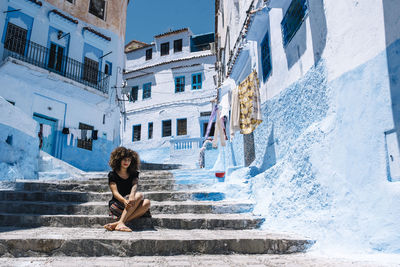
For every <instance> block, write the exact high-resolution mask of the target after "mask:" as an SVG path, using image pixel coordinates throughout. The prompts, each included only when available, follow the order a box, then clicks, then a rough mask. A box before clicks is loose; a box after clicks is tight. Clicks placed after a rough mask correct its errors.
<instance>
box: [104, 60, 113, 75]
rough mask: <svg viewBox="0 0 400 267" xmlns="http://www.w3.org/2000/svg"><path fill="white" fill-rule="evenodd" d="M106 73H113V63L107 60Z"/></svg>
mask: <svg viewBox="0 0 400 267" xmlns="http://www.w3.org/2000/svg"><path fill="white" fill-rule="evenodd" d="M104 74H106V75H112V63H111V62H108V61H106V64H104Z"/></svg>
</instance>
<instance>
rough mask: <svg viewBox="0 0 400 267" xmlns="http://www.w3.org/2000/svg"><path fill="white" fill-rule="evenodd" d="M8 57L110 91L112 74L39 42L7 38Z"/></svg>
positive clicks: (5, 51) (5, 54)
mask: <svg viewBox="0 0 400 267" xmlns="http://www.w3.org/2000/svg"><path fill="white" fill-rule="evenodd" d="M6 57H13V58H16V59H19V60H22V61H25V62H28V63H30V64H32V65H35V66H38V67H41V68H43V69H46V70H48V71H51V72H54V73H57V74H59V75H62V76H64V77H66V78H69V79H71V80H74V81H76V82H79V83H81V84H84V85H87V86H90V87H92V88H95V89H97V90H99V91H100V92H103V93H106V94H107V93H108V87H109V79H110V75H107V74H105V73H103V72H101V71H99V70H98V68H97V66H96V64H95V65H93V64H83V63H81V62H79V61H77V60H74V59H72V58H69V57H67V56H64V55H62V54H60V53H57V52H56V51H54V50H51V49H49V48H47V47H44V46H41V45H39V44H37V43H34V42H31V41H25V39H22V38H10V39H7V40H6V42H5V44H4V54H3V59H5V58H6Z"/></svg>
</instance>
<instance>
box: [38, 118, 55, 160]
mask: <svg viewBox="0 0 400 267" xmlns="http://www.w3.org/2000/svg"><path fill="white" fill-rule="evenodd" d="M33 119H34V120H36V121H37V122H38V123H39V124H40V129H39V138H40V139H41V141H40V143H41V145H40V146H41V147H40V149H41V150H43V151H44V152H46V153H49V154H50V155H52V156H54V148H55V140H56V138H55V137H56V129H57V120H56V119H53V118H49V117H46V116H43V115H40V114H36V113H35V114H33Z"/></svg>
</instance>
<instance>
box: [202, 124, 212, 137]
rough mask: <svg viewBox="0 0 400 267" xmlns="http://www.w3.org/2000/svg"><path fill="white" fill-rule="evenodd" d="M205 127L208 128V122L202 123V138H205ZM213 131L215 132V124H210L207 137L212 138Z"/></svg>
mask: <svg viewBox="0 0 400 267" xmlns="http://www.w3.org/2000/svg"><path fill="white" fill-rule="evenodd" d="M207 127H208V122H204V123H203V137H205V136H206V133H207ZM214 131H215V122H213V123H212V124H211V129H210V132H209V134H208V136H214Z"/></svg>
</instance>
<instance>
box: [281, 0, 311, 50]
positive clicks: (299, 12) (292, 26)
mask: <svg viewBox="0 0 400 267" xmlns="http://www.w3.org/2000/svg"><path fill="white" fill-rule="evenodd" d="M307 13H308V1H307V0H292V2H291V3H290V6H289V8H288V10H287V11H286V14H285V16H284V17H283V19H282V22H281V28H282V36H283V45H284V46H285V47H286V45H287V44H288V43H289V42H290V41H291V40H292V38H293V37H294V35H295V34H296V32H297V31H298V30H299V28H300V26H301V24H302V23H303V21H304V19H305V17H306V15H307Z"/></svg>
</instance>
